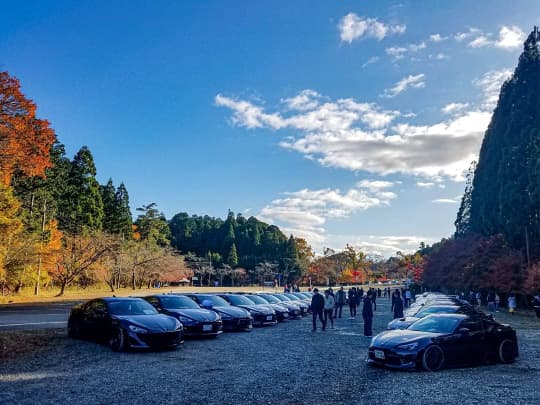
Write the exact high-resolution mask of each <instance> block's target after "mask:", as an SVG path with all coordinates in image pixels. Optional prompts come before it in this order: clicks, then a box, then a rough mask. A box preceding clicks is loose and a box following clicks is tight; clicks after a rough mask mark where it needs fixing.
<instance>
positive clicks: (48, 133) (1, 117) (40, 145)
mask: <svg viewBox="0 0 540 405" xmlns="http://www.w3.org/2000/svg"><path fill="white" fill-rule="evenodd" d="M55 139H56V137H55V134H54V131H53V129H52V128H51V127H50V126H49V122H48V121H46V120H42V119H39V118H36V105H35V104H34V102H33V101H32V100H30V99H28V98H26V97H25V96H24V94H23V93H22V92H21V86H20V83H19V81H18V80H17V79H16V78H14V77H11V76H10V75H9V73H8V72H0V181H2V182H3V183H4V184H9V182H10V180H11V176H12V174H13V172H14V171H15V170H17V169H18V170H20V171H21V172H22V173H23V174H25V175H27V176H43V175H44V171H45V169H46V168H48V167H50V166H51V161H50V156H49V153H50V149H51V146H52V144H53V143H54V141H55Z"/></svg>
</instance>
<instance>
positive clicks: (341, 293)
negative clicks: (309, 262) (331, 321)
mask: <svg viewBox="0 0 540 405" xmlns="http://www.w3.org/2000/svg"><path fill="white" fill-rule="evenodd" d="M345 300H346V297H345V290H343V287H341V288H340V289H339V290H338V292H337V293H336V309H335V313H334V318H338V317H339V318H341V312H342V311H343V305H345ZM338 312H339V316H338Z"/></svg>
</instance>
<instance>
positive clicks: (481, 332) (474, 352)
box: [459, 318, 487, 364]
mask: <svg viewBox="0 0 540 405" xmlns="http://www.w3.org/2000/svg"><path fill="white" fill-rule="evenodd" d="M460 328H466V329H468V332H467V333H464V335H463V338H462V340H461V342H460V345H461V348H459V349H460V354H461V360H462V363H465V364H473V363H478V362H481V361H482V360H483V359H484V358H485V353H486V351H487V347H486V330H485V327H484V323H483V322H482V320H481V319H474V318H468V319H465V320H463V322H462V323H461V325H460Z"/></svg>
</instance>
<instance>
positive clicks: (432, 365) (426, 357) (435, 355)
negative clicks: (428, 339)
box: [422, 345, 445, 371]
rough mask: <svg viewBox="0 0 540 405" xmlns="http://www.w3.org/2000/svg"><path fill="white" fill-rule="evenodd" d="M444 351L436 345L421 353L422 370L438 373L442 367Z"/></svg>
mask: <svg viewBox="0 0 540 405" xmlns="http://www.w3.org/2000/svg"><path fill="white" fill-rule="evenodd" d="M444 362H445V358H444V351H443V349H442V348H441V347H440V346H438V345H431V346H428V347H426V350H424V352H423V353H422V368H423V369H424V370H426V371H439V370H441V369H442V368H443V367H444Z"/></svg>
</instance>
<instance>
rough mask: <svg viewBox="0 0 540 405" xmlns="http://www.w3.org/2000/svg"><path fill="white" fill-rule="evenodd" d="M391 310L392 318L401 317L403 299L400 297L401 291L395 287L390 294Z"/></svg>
mask: <svg viewBox="0 0 540 405" xmlns="http://www.w3.org/2000/svg"><path fill="white" fill-rule="evenodd" d="M392 311H393V312H394V319H397V318H403V300H402V299H401V292H400V291H399V290H397V289H396V291H395V292H394V294H392Z"/></svg>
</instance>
